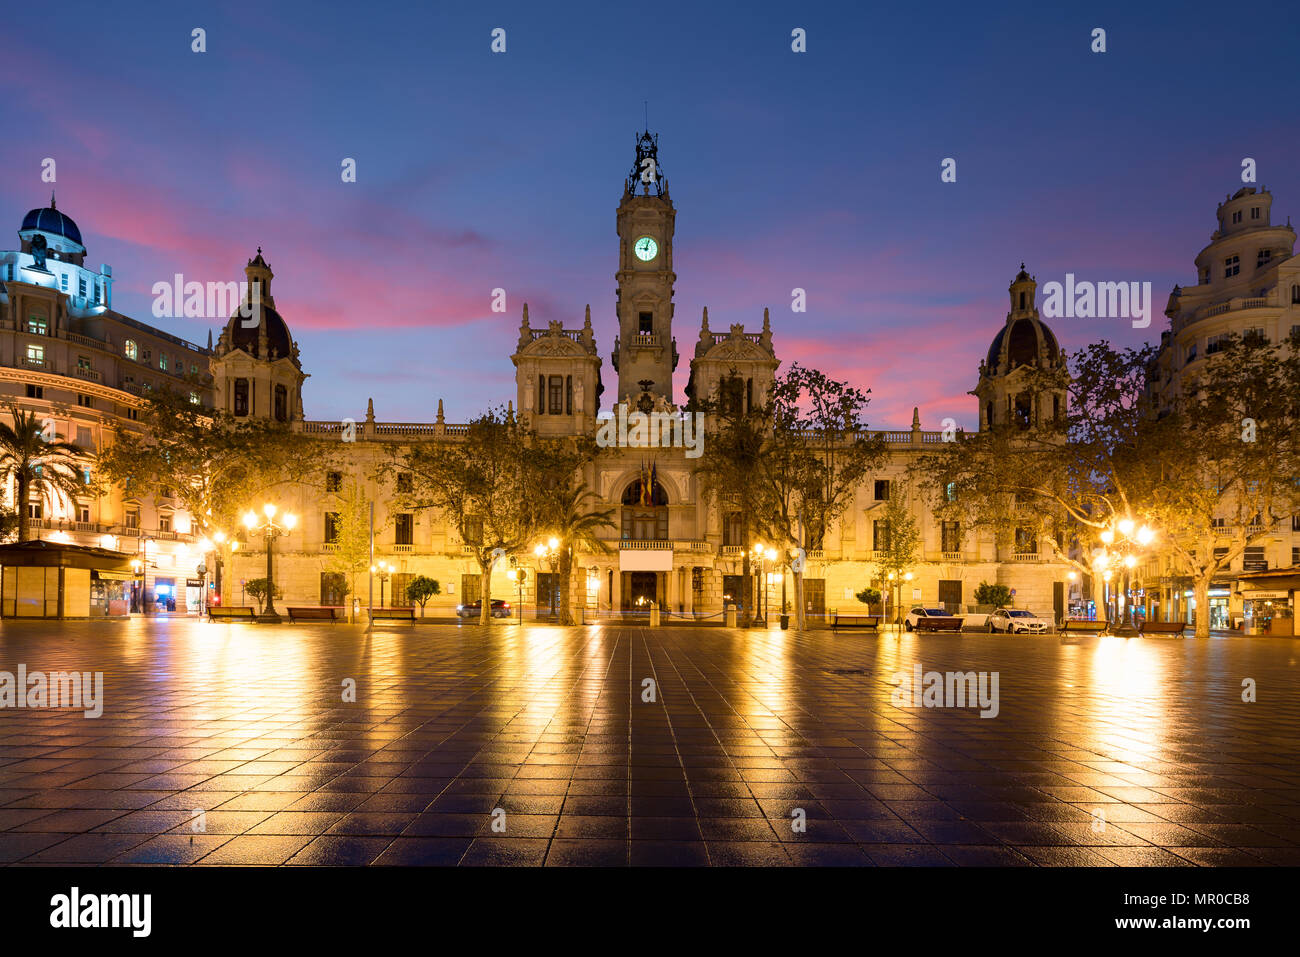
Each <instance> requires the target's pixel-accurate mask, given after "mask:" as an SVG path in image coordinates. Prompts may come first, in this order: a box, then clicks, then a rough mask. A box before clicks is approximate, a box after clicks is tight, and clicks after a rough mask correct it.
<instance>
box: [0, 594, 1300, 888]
mask: <svg viewBox="0 0 1300 957" xmlns="http://www.w3.org/2000/svg"><path fill="white" fill-rule="evenodd" d="M1298 651H1300V643H1297V642H1295V641H1293V640H1287V639H1276V638H1258V637H1234V638H1214V639H1210V640H1208V641H1197V640H1192V639H1187V640H1178V639H1137V638H1134V639H1127V640H1126V639H1123V638H1112V637H1101V638H1098V637H1088V638H1080V639H1073V638H1070V639H1062V638H1060V637H1058V636H1046V637H1033V638H1026V637H1006V636H990V635H962V636H952V635H942V636H926V637H924V638H918V637H915V636H912V635H903V636H901V637H896V636H894V635H882V636H866V635H852V634H848V635H846V634H840V635H838V636H836V635H832V634H831V633H830V632H828V631H811V632H806V633H794V632H785V633H783V632H779V631H773V632H767V631H751V632H741V631H733V630H726V629H722V628H716V627H711V628H691V627H682V626H673V627H664V628H659V629H654V630H651V629H648V628H639V627H630V626H605V627H586V628H567V629H565V628H556V627H550V626H544V625H538V626H534V625H525V626H524V627H523V629H522V630H521V629H520V628H519V627H518V626H516V625H513V624H510V625H504V624H498V625H496V626H494V627H493V628H492V629H491V630H490V631H485V630H484V629H481V628H480V627H478V626H465V627H460V626H456V625H420V626H415V627H413V626H410V625H405V626H397V627H393V628H379V629H377V630H376V631H375V632H374V633H372V634H366V633H365V632H364V631H363V630H362V629H361V628H355V627H351V626H343V625H334V626H331V625H320V626H314V627H313V626H297V627H291V626H259V625H252V624H208V623H202V622H197V621H192V620H184V619H173V620H155V621H149V622H145V621H131V622H116V623H108V622H66V623H16V622H12V621H9V622H4V623H0V671H8V672H11V673H16V672H17V669H18V666H19V665H20V664H23V665H25V666H26V669H27V671H28V672H33V671H38V670H40V671H45V672H50V671H60V670H62V671H70V670H78V671H102V672H103V673H104V704H103V715H102V716H101V717H99V718H86V717H85V716H84V715H83V714H82V711H80V710H72V709H68V708H63V709H54V708H44V709H39V708H4V709H0V862H3V863H6V864H24V865H26V864H31V865H49V864H100V863H110V864H199V865H240V864H260V865H268V864H277V865H278V864H290V865H302V864H307V865H316V864H376V865H454V864H462V865H494V864H514V865H543V864H545V865H574V864H577V865H624V864H632V865H649V864H675V865H705V864H713V865H755V864H756V865H789V864H795V865H817V864H822V865H846V864H847V865H870V864H878V865H1028V866H1033V865H1098V866H1111V865H1226V864H1232V865H1242V864H1292V865H1294V864H1300V762H1298V761H1297V757H1298V756H1300V744H1298V739H1300V694H1298V693H1297V692H1298V691H1300V686H1298V682H1297V676H1298V668H1300V661H1298V659H1300V654H1298ZM917 664H919V665H920V666H921V667H922V669H923V670H924V671H925V672H930V671H938V672H948V671H954V672H971V671H973V672H977V673H979V672H987V673H994V672H996V673H997V676H998V703H997V714H996V716H995V717H981V716H980V710H979V708H978V707H900V706H899V705H898V704H896V703H894V701H893V700H891V698H892V697H894V695H895V682H896V681H897V680H898V679H897V677H896V675H897V674H898V673H900V672H902V673H906V674H911V673H912V672H913V670H914V668H915V666H916V665H917ZM647 679H649V683H648V682H647ZM1244 679H1251V681H1253V683H1254V689H1255V696H1256V698H1257V700H1255V701H1254V702H1246V701H1243V700H1242V697H1243V680H1244ZM349 680H350V681H354V682H355V700H346V699H347V698H349V697H351V696H350V695H349V694H348V682H349ZM648 698H649V699H653V700H646V699H648ZM909 703H910V699H909ZM200 812H201V815H200ZM800 822H802V823H800ZM196 827H198V828H199V829H198V830H196Z"/></svg>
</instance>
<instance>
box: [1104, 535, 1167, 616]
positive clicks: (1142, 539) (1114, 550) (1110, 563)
mask: <svg viewBox="0 0 1300 957" xmlns="http://www.w3.org/2000/svg"><path fill="white" fill-rule="evenodd" d="M1098 537H1099V538H1100V539H1101V541H1102V545H1103V547H1102V548H1098V549H1097V550H1096V551H1095V552H1094V553H1093V557H1092V567H1093V569H1094V570H1095V571H1096V573H1097V574H1098V575H1101V576H1102V577H1103V579H1104V580H1105V581H1106V583H1107V585H1109V583H1110V580H1111V578H1112V577H1113V576H1114V573H1115V571H1116V570H1117V569H1122V570H1123V572H1122V575H1123V595H1122V597H1123V601H1124V616H1123V617H1124V620H1123V622H1122V627H1124V628H1129V629H1131V628H1132V627H1133V605H1132V603H1131V602H1130V600H1129V584H1130V578H1131V575H1132V572H1133V569H1134V568H1136V567H1137V564H1138V554H1139V553H1140V552H1142V551H1143V550H1144V549H1146V547H1147V546H1149V545H1150V544H1151V543H1152V542H1154V541H1155V539H1156V532H1155V529H1153V528H1151V527H1150V526H1148V525H1145V524H1144V525H1139V524H1138V523H1137V522H1135V521H1134V520H1133V519H1132V518H1129V517H1127V516H1125V517H1123V518H1120V519H1116V520H1114V521H1113V522H1112V524H1111V525H1110V527H1108V528H1105V529H1102V532H1101V534H1100V535H1099V536H1098ZM1120 597H1121V596H1119V595H1116V596H1115V600H1116V602H1117V603H1118V601H1119V599H1120ZM1118 610H1119V609H1118V607H1117V608H1116V612H1118ZM1107 614H1108V616H1109V617H1110V618H1111V619H1112V620H1113V619H1114V618H1116V617H1118V615H1112V614H1110V612H1107Z"/></svg>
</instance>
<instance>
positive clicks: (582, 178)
mask: <svg viewBox="0 0 1300 957" xmlns="http://www.w3.org/2000/svg"><path fill="white" fill-rule="evenodd" d="M438 6H439V5H436V4H429V3H409V4H403V3H375V4H369V5H356V4H335V3H326V2H321V0H316V2H275V3H225V2H223V3H211V4H201V3H196V4H183V5H178V4H174V3H161V2H160V3H132V2H121V3H117V4H114V5H113V7H112V9H111V11H109V10H107V9H106V8H105V7H104V6H103V4H102V3H81V2H71V3H65V4H61V5H60V6H59V7H58V10H57V16H55V15H54V11H53V10H52V8H49V7H43V6H33V5H31V4H14V5H11V7H10V9H9V10H8V11H7V14H6V17H7V19H6V25H5V29H4V31H3V33H2V34H0V73H3V76H4V78H5V80H6V88H7V89H8V91H9V95H8V96H6V98H5V100H4V105H3V106H2V107H0V116H2V118H3V121H4V122H3V126H4V128H5V129H6V130H7V131H8V133H9V135H8V136H5V137H3V138H0V169H3V171H4V176H3V177H2V178H0V215H3V216H8V217H10V222H11V223H12V226H13V228H14V230H15V233H16V230H17V226H18V224H19V222H20V220H21V217H22V215H23V213H24V212H26V210H27V209H29V208H31V207H34V206H38V205H44V204H45V203H46V202H47V201H48V196H49V187H48V186H47V185H46V184H43V183H42V182H41V179H40V171H41V165H40V164H41V161H42V159H43V158H45V157H53V158H55V159H56V161H57V163H58V183H57V188H58V194H59V208H60V209H61V210H64V211H65V212H67V213H68V214H69V215H71V216H73V217H74V218H75V219H76V220H77V222H78V223H79V225H80V227H81V230H82V233H83V235H84V236H85V239H86V243H87V246H88V247H89V255H88V257H87V261H88V263H90V264H93V265H94V266H98V264H99V263H100V262H107V263H110V264H111V265H112V266H113V268H114V273H115V276H116V303H115V304H116V306H117V307H118V308H119V309H120V310H121V311H123V312H126V313H127V314H129V315H132V316H135V317H137V318H140V319H143V320H145V321H152V320H151V317H150V304H151V301H152V295H151V293H150V290H151V287H152V285H153V283H155V282H158V281H160V280H170V279H171V277H172V275H173V274H174V273H176V272H181V273H183V274H184V275H185V277H186V279H196V280H198V281H209V280H228V279H239V278H242V271H241V270H242V267H243V265H244V263H245V261H246V260H247V259H248V258H249V257H250V256H251V255H252V254H253V251H254V249H255V247H256V246H258V245H259V244H260V245H261V246H262V247H263V249H264V251H265V255H266V258H267V259H268V261H269V262H270V263H271V265H272V267H273V268H274V269H275V271H276V280H275V284H274V293H275V296H276V302H277V306H278V307H279V309H280V312H281V313H282V314H283V315H284V316H285V317H286V319H287V320H288V322H289V324H290V327H291V329H292V331H293V333H294V336H295V337H296V338H297V339H298V341H299V344H300V346H301V349H302V360H303V363H304V367H305V368H306V370H307V371H308V372H309V373H311V378H310V379H309V380H308V382H307V385H306V388H305V393H304V401H305V405H306V414H307V416H308V417H309V418H338V417H342V416H354V417H359V415H360V414H361V413H364V410H365V403H366V399H367V397H370V396H373V397H374V399H375V407H376V413H377V415H378V417H379V418H380V419H381V420H388V421H417V420H428V419H431V418H432V417H433V415H434V411H435V409H436V404H437V400H438V398H443V399H444V400H445V403H446V410H447V416H448V419H449V420H451V421H464V420H465V419H466V418H468V417H470V416H471V415H473V414H475V413H477V412H478V411H480V410H482V409H483V408H485V407H487V406H489V405H494V404H497V403H501V402H504V401H505V400H507V399H509V398H513V396H514V385H513V367H512V365H511V363H510V360H509V354H510V353H511V352H512V351H513V346H514V340H515V333H516V329H517V327H518V324H519V311H520V308H521V306H522V303H523V302H524V301H525V300H526V301H528V303H529V308H530V313H531V316H532V319H533V322H534V324H535V325H537V324H542V323H545V322H546V321H548V320H550V319H560V320H562V321H563V322H564V323H565V325H566V326H576V325H580V324H581V321H582V310H583V306H584V304H586V303H590V304H591V306H592V317H593V321H594V323H595V326H596V333H597V337H598V340H599V346H600V349H601V351H602V355H603V356H604V359H605V363H604V365H603V367H602V372H603V375H604V377H605V381H606V385H607V388H608V387H610V386H612V383H613V377H614V373H613V370H612V368H611V367H610V365H609V360H608V352H609V349H610V348H611V347H612V344H613V339H614V334H615V331H616V321H615V316H614V271H615V269H616V266H617V262H616V254H617V240H616V237H615V233H614V212H615V208H616V206H617V204H618V201H619V198H620V195H621V188H622V181H623V178H624V177H625V176H626V175H627V173H628V170H629V168H630V166H631V163H632V159H633V145H634V142H635V135H636V133H638V132H639V130H640V129H641V128H642V126H643V125H644V120H643V101H645V100H648V101H649V114H650V126H651V128H652V129H653V130H654V131H656V132H658V133H659V134H660V157H661V160H662V165H663V169H664V172H665V173H666V175H667V177H668V180H669V183H670V186H671V190H672V198H673V200H674V202H675V203H676V205H677V208H678V217H677V241H676V245H675V259H674V264H675V267H676V270H677V274H678V283H677V310H676V318H675V326H674V331H675V335H676V337H677V339H678V348H679V351H680V352H682V354H683V362H682V365H681V367H680V368H679V370H678V379H679V383H678V385H679V387H680V386H681V385H682V384H684V382H685V378H686V374H687V362H686V359H687V357H688V356H689V355H690V353H691V351H692V348H693V347H692V343H693V340H694V339H695V336H696V333H697V332H698V329H699V317H700V310H701V307H703V306H706V305H707V306H708V307H709V315H710V322H711V325H712V326H713V328H714V329H724V328H725V327H726V325H727V324H729V323H731V322H745V323H746V324H748V325H750V326H751V327H753V328H757V327H758V324H759V323H760V322H761V317H762V310H763V307H764V306H769V307H771V309H772V322H773V330H774V333H775V342H776V347H777V350H778V354H779V355H780V357H781V358H782V359H783V360H786V361H792V360H794V361H799V362H801V363H804V364H810V365H813V366H817V367H819V368H822V369H823V370H825V371H827V372H828V373H831V374H834V375H836V376H839V377H842V378H848V379H850V380H852V381H853V382H854V383H855V384H856V385H859V386H861V387H864V388H867V387H869V388H871V389H873V396H874V398H873V402H872V405H871V407H870V409H869V410H868V419H869V422H870V424H872V425H873V426H875V427H900V426H906V425H907V424H908V422H910V417H911V408H912V406H913V405H919V406H920V407H921V412H922V420H923V422H924V424H925V425H926V427H927V428H937V427H938V421H939V419H941V418H943V417H945V416H952V417H954V418H956V419H957V420H958V421H959V422H961V423H963V424H966V425H973V424H974V422H975V419H976V414H975V406H974V400H973V399H972V398H971V397H969V396H967V395H966V394H965V393H966V392H967V390H969V389H970V388H972V387H973V386H974V384H975V381H976V370H977V366H978V363H979V359H980V357H981V356H982V354H983V353H984V351H985V350H986V349H987V346H988V342H989V341H990V340H991V339H992V337H993V335H994V333H995V332H996V331H997V330H998V328H999V327H1000V326H1001V325H1002V323H1003V320H1004V316H1005V312H1006V303H1007V300H1006V287H1007V284H1008V283H1009V282H1010V280H1011V278H1012V276H1013V275H1014V274H1015V272H1016V270H1017V269H1018V268H1019V265H1020V262H1021V260H1024V261H1025V262H1026V263H1027V265H1028V268H1029V270H1030V271H1031V272H1033V273H1035V274H1036V275H1037V276H1038V278H1039V280H1040V283H1042V282H1047V281H1049V280H1052V279H1058V280H1059V279H1062V278H1063V277H1064V274H1065V273H1066V272H1073V273H1075V274H1076V275H1077V276H1079V277H1080V278H1086V279H1094V280H1108V281H1132V280H1137V281H1150V282H1152V283H1153V286H1154V290H1155V299H1156V303H1157V306H1156V308H1157V311H1159V310H1160V309H1162V308H1163V305H1164V302H1165V299H1166V298H1167V296H1168V292H1169V289H1170V287H1171V286H1172V285H1173V284H1174V283H1175V282H1183V283H1187V282H1194V281H1195V276H1194V270H1193V267H1192V259H1193V257H1194V256H1195V254H1196V252H1197V251H1198V250H1199V249H1200V248H1201V247H1202V246H1203V245H1204V244H1205V243H1206V242H1207V241H1208V239H1209V234H1210V232H1211V231H1212V229H1213V228H1214V207H1215V204H1216V203H1217V202H1219V201H1221V200H1222V199H1223V198H1224V197H1225V196H1226V195H1227V194H1228V193H1229V192H1232V191H1234V190H1235V189H1237V188H1238V187H1239V186H1240V185H1241V182H1240V164H1241V160H1242V158H1243V157H1245V156H1251V157H1254V158H1255V159H1256V160H1257V161H1258V165H1259V180H1260V182H1259V184H1258V185H1264V186H1268V187H1269V188H1270V189H1272V190H1273V191H1274V193H1275V196H1276V204H1275V208H1274V214H1275V218H1278V219H1281V220H1283V221H1284V220H1285V217H1286V216H1287V215H1288V214H1300V175H1297V170H1296V166H1295V163H1294V156H1295V155H1296V152H1297V146H1300V132H1298V131H1297V118H1296V110H1295V105H1294V102H1293V101H1294V83H1295V79H1294V78H1295V66H1294V62H1295V54H1294V51H1295V48H1296V45H1297V41H1298V40H1300V27H1297V18H1296V16H1295V13H1294V6H1293V5H1290V4H1281V3H1277V4H1272V3H1261V4H1255V5H1252V6H1251V7H1249V8H1248V14H1249V20H1248V22H1245V21H1246V17H1244V16H1243V14H1242V10H1241V9H1240V8H1234V7H1224V6H1223V5H1222V4H1209V3H1202V2H1196V3H1168V4H1165V3H1159V4H1142V5H1140V9H1133V8H1132V5H1130V4H1124V3H1115V4H1109V3H1101V4H1087V5H1071V6H1070V8H1068V9H1065V10H1059V9H1049V8H1048V6H1049V5H1045V4H1041V3H1023V4H1020V3H1017V4H995V5H980V6H975V5H968V4H948V3H938V4H926V5H909V6H905V7H903V8H901V9H884V10H881V9H879V8H878V7H877V6H876V5H866V4H856V3H855V4H813V5H807V4H793V3H791V4H770V3H745V4H727V5H713V4H709V5H705V4H698V3H696V4H674V3H656V4H649V5H637V4H609V3H591V4H546V5H543V4H526V5H525V4H492V5H485V6H481V7H475V8H474V9H473V10H472V11H470V12H457V11H446V10H442V9H439V8H438ZM74 25H76V26H75V28H74ZM194 27H203V28H205V29H206V31H207V52H206V53H203V54H195V53H192V52H191V50H190V43H191V40H190V31H191V29H192V28H194ZM494 27H503V28H504V29H505V30H506V31H507V52H506V53H505V54H493V53H491V52H490V50H489V44H490V42H491V37H490V32H491V30H492V29H493V28H494ZM794 27H802V28H804V29H805V30H806V31H807V35H808V52H807V53H804V54H795V53H792V52H791V50H790V31H791V29H793V28H794ZM1094 27H1102V28H1104V29H1105V30H1106V31H1107V46H1108V51H1107V52H1106V53H1104V54H1094V53H1092V52H1091V51H1090V49H1089V47H1090V33H1091V31H1092V29H1093V28H1094ZM344 157H353V158H355V159H356V160H357V163H358V182H357V183H355V184H344V183H342V182H341V180H340V176H339V171H340V163H341V161H342V159H343V158H344ZM944 157H954V158H955V159H956V160H957V164H958V165H957V172H958V176H957V182H956V183H955V184H944V183H941V182H940V178H939V165H940V161H941V160H942V159H943V158H944ZM16 241H17V238H16V235H13V234H11V238H10V240H9V242H10V243H15V242H16ZM796 286H798V287H802V288H804V289H806V290H807V294H808V304H809V307H808V312H807V314H806V315H794V314H792V313H791V311H790V290H791V289H792V288H793V287H796ZM495 287H502V288H504V289H505V290H506V291H507V297H508V306H509V311H508V313H506V314H505V315H500V314H494V313H492V312H491V311H490V303H491V290H492V289H493V288H495ZM157 324H158V325H160V326H162V327H164V328H166V329H168V330H169V331H172V332H174V333H176V334H178V335H182V336H184V337H186V338H188V339H191V340H193V341H196V342H200V343H202V342H204V341H206V338H207V334H208V330H209V328H211V329H213V330H214V334H215V331H216V330H217V329H218V328H219V324H218V323H216V322H207V321H201V320H196V319H166V320H159V321H158V322H157ZM1052 325H1053V328H1054V329H1055V331H1056V332H1057V334H1058V336H1059V337H1060V339H1061V340H1062V342H1063V343H1064V344H1065V345H1066V346H1067V347H1070V348H1074V347H1078V346H1079V345H1081V344H1083V343H1084V342H1086V341H1089V340H1091V339H1093V338H1097V337H1106V338H1110V339H1112V340H1114V341H1119V342H1122V343H1135V342H1138V341H1140V337H1141V336H1142V335H1147V336H1150V337H1151V338H1153V339H1154V338H1156V337H1158V335H1159V331H1160V329H1161V328H1163V327H1164V325H1165V320H1164V319H1163V317H1162V316H1160V315H1157V316H1156V319H1155V321H1154V322H1153V324H1152V327H1151V328H1150V329H1149V330H1145V332H1144V333H1139V332H1136V331H1134V330H1132V329H1131V328H1130V326H1129V324H1128V323H1127V322H1126V321H1122V320H1098V319H1091V320H1083V319H1060V320H1055V321H1054V322H1052ZM609 394H610V393H609V392H607V397H608V395H609Z"/></svg>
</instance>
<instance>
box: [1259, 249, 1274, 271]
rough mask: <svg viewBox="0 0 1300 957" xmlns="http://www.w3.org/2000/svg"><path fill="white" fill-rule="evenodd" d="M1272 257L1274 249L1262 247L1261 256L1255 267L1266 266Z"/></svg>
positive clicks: (1261, 267)
mask: <svg viewBox="0 0 1300 957" xmlns="http://www.w3.org/2000/svg"><path fill="white" fill-rule="evenodd" d="M1272 259H1273V250H1271V249H1261V250H1260V251H1259V258H1258V259H1257V260H1256V261H1255V268H1256V269H1263V268H1264V267H1265V266H1267V265H1268V264H1269V262H1271V261H1272Z"/></svg>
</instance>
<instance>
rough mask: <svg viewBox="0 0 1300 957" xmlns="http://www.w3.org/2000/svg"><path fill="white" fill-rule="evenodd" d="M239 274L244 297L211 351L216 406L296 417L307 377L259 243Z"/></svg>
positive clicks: (247, 413) (238, 413) (280, 417)
mask: <svg viewBox="0 0 1300 957" xmlns="http://www.w3.org/2000/svg"><path fill="white" fill-rule="evenodd" d="M244 275H245V276H246V277H247V285H248V291H247V293H246V294H245V296H244V301H243V303H242V305H241V308H239V309H237V310H235V314H234V315H233V316H231V317H230V321H229V322H227V323H226V327H225V328H224V329H223V330H222V331H221V336H220V338H218V340H217V347H216V349H214V350H213V360H212V378H213V382H214V386H215V393H216V395H215V401H216V407H217V408H218V409H219V410H221V411H224V412H228V413H230V414H231V415H234V416H237V417H243V416H251V417H254V418H266V419H272V420H274V421H276V422H290V421H294V420H296V419H301V418H302V383H303V380H305V379H306V378H307V376H306V374H304V373H303V371H302V364H301V362H300V361H299V359H298V344H297V343H295V342H294V341H293V337H292V336H291V335H290V334H289V326H288V324H287V323H286V322H285V321H284V318H283V317H282V316H281V315H280V313H279V312H278V311H277V310H276V308H275V297H274V296H272V295H271V280H272V279H273V278H274V273H272V272H271V267H270V266H269V265H268V264H267V262H266V260H265V259H263V258H262V249H261V247H260V246H259V247H258V249H257V255H256V256H254V257H253V258H252V259H250V260H249V261H248V265H247V266H246V267H245V268H244Z"/></svg>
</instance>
